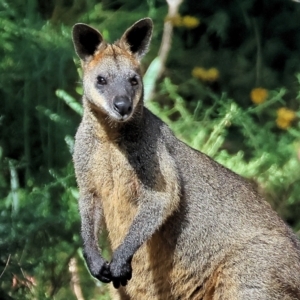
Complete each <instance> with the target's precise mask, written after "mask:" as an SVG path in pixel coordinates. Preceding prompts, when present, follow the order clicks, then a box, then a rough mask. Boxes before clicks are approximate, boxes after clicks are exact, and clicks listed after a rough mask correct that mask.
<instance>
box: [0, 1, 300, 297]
mask: <svg viewBox="0 0 300 300" xmlns="http://www.w3.org/2000/svg"><path fill="white" fill-rule="evenodd" d="M173 1H175V0H173ZM10 2H12V1H5V0H0V25H1V26H0V42H1V45H2V47H1V48H0V54H1V58H2V59H1V61H0V96H1V104H0V108H1V109H0V216H1V218H0V298H1V299H97V300H100V299H109V297H108V296H107V294H106V287H105V286H104V285H102V284H101V283H100V282H96V281H95V280H93V279H92V278H91V277H90V275H89V274H88V271H87V270H86V268H85V265H84V261H83V259H82V254H81V248H80V247H81V240H80V237H79V232H80V220H79V214H78V210H77V198H78V190H77V187H76V182H75V178H74V171H73V165H72V159H71V153H72V146H73V142H74V140H73V136H74V134H75V131H76V128H77V126H78V124H79V121H80V115H81V113H82V109H81V104H80V94H81V93H82V88H81V85H80V82H79V79H78V78H79V77H80V70H79V62H78V60H77V58H76V57H75V53H74V50H73V46H72V42H71V36H70V32H71V27H72V25H73V24H74V23H76V22H86V23H88V24H91V25H94V26H95V27H97V28H99V29H100V30H101V32H102V33H103V35H104V37H105V38H106V39H107V40H108V41H114V40H115V39H117V38H118V37H119V36H120V35H121V33H122V32H123V31H124V29H125V28H127V27H128V26H129V25H131V24H132V23H133V22H135V21H136V20H138V19H139V18H142V17H145V16H150V17H151V18H153V20H154V24H155V32H154V37H153V42H152V46H151V50H150V53H149V54H148V55H147V57H146V58H145V60H144V67H145V71H146V74H145V88H146V92H147V93H146V94H147V99H148V98H150V100H148V101H147V103H146V105H147V106H148V107H149V108H150V109H151V110H152V111H153V112H154V113H155V114H156V115H158V116H159V117H160V118H162V119H163V120H164V121H165V122H167V123H168V124H169V126H170V127H171V128H172V130H173V131H174V132H175V134H176V135H177V136H178V137H179V138H180V139H182V140H184V141H185V142H186V143H188V144H190V145H191V146H192V147H194V148H196V149H199V150H202V151H204V152H205V153H207V154H208V155H210V156H212V157H214V158H215V159H216V160H218V161H219V162H221V163H222V164H224V165H226V166H227V167H229V168H230V169H232V170H234V171H235V172H237V173H239V174H241V175H243V176H245V177H247V178H249V180H251V181H253V182H254V183H255V184H256V185H257V187H258V189H259V190H260V191H261V192H262V193H263V194H264V195H265V196H266V198H267V199H268V201H269V202H270V203H271V205H272V206H273V207H274V208H275V209H276V210H277V211H278V213H279V214H280V215H281V216H282V217H283V218H284V219H285V220H286V221H287V222H288V223H289V225H290V226H292V227H293V228H294V230H295V231H296V232H299V230H300V218H299V215H300V199H299V195H300V173H299V167H300V123H299V117H300V112H299V101H300V75H299V74H300V70H299V66H300V61H299V60H300V58H299V55H298V53H299V50H300V43H299V41H300V36H299V35H300V31H299V30H298V20H299V15H300V4H298V3H297V2H293V1H285V2H284V3H283V2H282V1H279V0H274V1H272V3H267V2H266V1H257V0H244V1H242V2H241V1H240V2H236V1H229V2H228V3H227V2H224V3H222V4H220V3H219V1H215V0H213V1H208V0H204V1H192V0H184V1H183V2H182V4H181V5H180V7H179V10H178V12H176V13H175V14H170V10H168V5H167V2H166V1H165V0H147V1H140V2H139V3H138V4H137V2H136V1H125V0H115V1H108V0H103V1H101V2H99V1H96V0H88V1H83V0H73V1H59V0H52V1H42V0H30V1H23V0H15V1H13V4H11V3H10ZM168 3H169V5H171V4H172V0H168ZM168 11H169V12H168ZM167 23H168V24H171V26H172V28H173V27H174V28H173V36H172V44H170V45H169V46H170V47H169V48H170V49H169V52H168V53H166V54H167V55H168V56H167V61H166V66H164V64H162V65H160V64H159V63H158V62H159V59H160V58H161V51H160V55H159V56H158V54H157V53H158V52H159V49H162V48H160V46H161V41H162V38H163V32H164V30H165V27H166V26H165V24H167ZM162 61H163V60H162V59H161V61H160V62H162ZM160 67H165V68H164V73H163V76H162V77H160V76H159V73H160ZM102 244H103V247H104V249H107V248H108V247H107V245H106V244H105V239H103V243H102ZM106 251H107V250H106ZM106 255H109V253H106Z"/></svg>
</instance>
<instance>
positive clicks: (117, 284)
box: [113, 279, 120, 289]
mask: <svg viewBox="0 0 300 300" xmlns="http://www.w3.org/2000/svg"><path fill="white" fill-rule="evenodd" d="M113 285H114V288H115V289H118V288H119V287H120V281H119V280H118V279H113Z"/></svg>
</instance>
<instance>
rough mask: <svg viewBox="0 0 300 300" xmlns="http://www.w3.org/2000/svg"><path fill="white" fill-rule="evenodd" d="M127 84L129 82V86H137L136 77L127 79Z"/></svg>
mask: <svg viewBox="0 0 300 300" xmlns="http://www.w3.org/2000/svg"><path fill="white" fill-rule="evenodd" d="M129 82H130V84H131V85H138V84H139V82H138V80H137V78H136V77H131V78H130V79H129Z"/></svg>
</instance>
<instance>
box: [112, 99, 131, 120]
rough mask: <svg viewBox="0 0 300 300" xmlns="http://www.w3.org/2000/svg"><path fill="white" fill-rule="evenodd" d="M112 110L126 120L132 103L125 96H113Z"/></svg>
mask: <svg viewBox="0 0 300 300" xmlns="http://www.w3.org/2000/svg"><path fill="white" fill-rule="evenodd" d="M113 108H114V110H115V111H116V112H117V113H118V114H120V116H122V117H123V118H126V117H128V116H129V115H130V113H131V111H132V103H131V101H130V99H129V98H128V97H127V96H115V97H114V99H113Z"/></svg>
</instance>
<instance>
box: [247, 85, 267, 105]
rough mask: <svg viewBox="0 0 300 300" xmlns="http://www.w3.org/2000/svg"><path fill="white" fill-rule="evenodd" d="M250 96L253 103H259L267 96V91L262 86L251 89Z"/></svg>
mask: <svg viewBox="0 0 300 300" xmlns="http://www.w3.org/2000/svg"><path fill="white" fill-rule="evenodd" d="M250 98H251V101H252V102H253V103H254V104H261V103H263V102H265V101H266V99H267V98H268V91H267V90H266V89H264V88H255V89H252V91H251V93H250Z"/></svg>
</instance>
